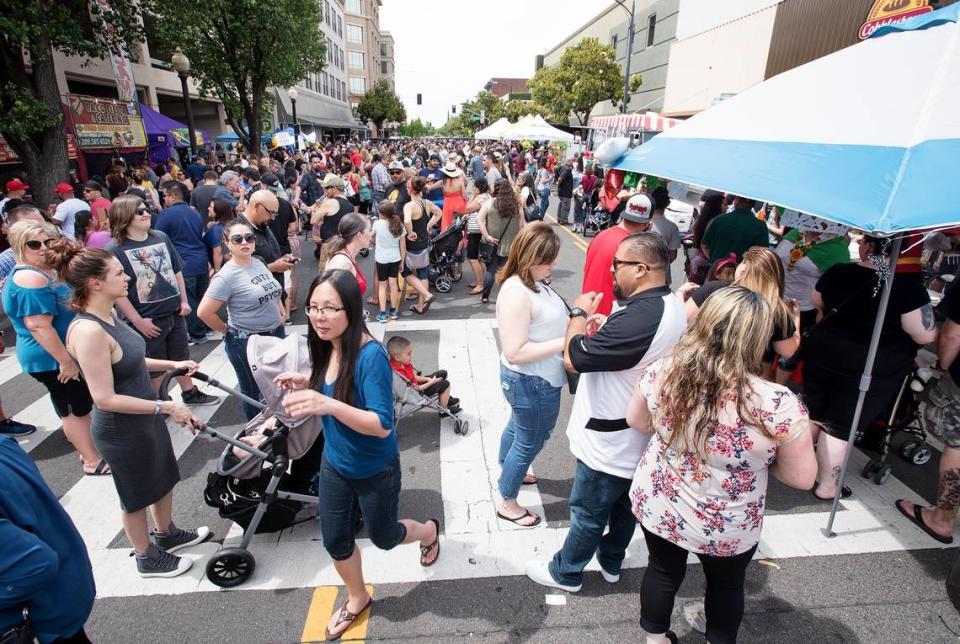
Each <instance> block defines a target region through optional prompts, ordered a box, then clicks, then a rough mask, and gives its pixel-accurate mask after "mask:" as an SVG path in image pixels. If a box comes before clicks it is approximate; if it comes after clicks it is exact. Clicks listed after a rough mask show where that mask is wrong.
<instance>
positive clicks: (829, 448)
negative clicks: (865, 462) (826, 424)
mask: <svg viewBox="0 0 960 644" xmlns="http://www.w3.org/2000/svg"><path fill="white" fill-rule="evenodd" d="M846 452H847V441H842V440H840V439H839V438H834V437H833V436H831V435H830V434H828V433H827V432H825V431H821V432H820V436H819V437H818V438H817V469H818V470H819V472H820V474H819V476H818V477H817V481H818V482H817V487H816V492H815V493H816V495H817V496H819V497H821V498H824V499H827V498H830V497H832V496H833V495H834V494H835V493H836V492H837V481H838V480H839V479H840V466H841V465H842V464H843V456H844V454H846Z"/></svg>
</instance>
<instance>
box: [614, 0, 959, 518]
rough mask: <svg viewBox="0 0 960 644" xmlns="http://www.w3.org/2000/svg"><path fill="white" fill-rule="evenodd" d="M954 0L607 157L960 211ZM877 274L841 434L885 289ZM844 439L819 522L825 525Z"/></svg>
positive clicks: (876, 220)
mask: <svg viewBox="0 0 960 644" xmlns="http://www.w3.org/2000/svg"><path fill="white" fill-rule="evenodd" d="M958 21H960V4H954V5H950V6H948V7H944V8H943V9H939V10H937V11H934V12H931V13H927V14H924V15H922V16H918V17H915V18H911V19H909V20H907V21H905V22H902V23H900V24H898V25H890V26H886V27H882V28H881V29H878V30H877V31H876V32H875V33H874V34H873V36H872V37H871V38H870V39H868V40H866V41H864V42H862V43H859V44H857V45H854V46H852V47H848V48H846V49H843V50H840V51H838V52H836V53H833V54H831V55H829V56H824V57H823V58H820V59H817V60H814V61H812V62H810V63H807V64H806V65H803V66H801V67H797V68H795V69H792V70H790V71H787V72H784V73H782V74H780V75H778V76H775V77H773V78H771V79H769V80H767V81H765V82H763V83H761V84H759V85H756V86H755V87H753V88H751V89H749V90H747V91H745V92H743V93H742V94H739V95H737V96H735V97H733V98H730V99H728V100H726V101H723V102H722V103H719V104H717V105H715V106H714V107H711V108H710V109H708V110H706V111H704V112H702V113H701V114H698V115H696V116H694V117H693V118H691V119H689V120H688V121H686V122H684V123H681V124H680V125H677V126H676V127H674V128H672V129H669V130H667V131H665V132H663V133H662V134H660V135H659V136H657V137H656V138H654V139H652V140H651V141H649V142H647V143H645V144H643V145H641V146H639V147H637V148H634V149H633V150H631V151H630V152H628V153H627V154H626V155H625V156H624V157H622V158H621V159H620V160H619V161H617V162H615V163H614V164H612V165H613V167H614V168H618V169H621V170H627V171H631V172H640V173H644V174H650V175H654V176H659V177H666V178H668V179H673V180H677V181H682V182H685V183H690V184H695V185H701V186H709V187H711V188H715V189H718V190H725V191H728V192H731V193H733V194H737V195H742V196H745V197H749V198H753V199H757V200H760V201H767V202H771V203H775V204H778V205H782V206H785V207H787V208H792V209H795V210H798V211H800V212H805V213H809V214H812V215H816V216H818V217H822V218H824V219H828V220H831V221H835V222H839V223H842V224H845V225H847V226H850V227H852V228H858V229H861V230H864V231H868V232H869V233H870V234H872V235H889V236H892V244H891V248H892V252H891V255H892V256H891V259H890V261H891V269H892V268H893V267H894V265H895V262H896V258H897V256H898V255H899V252H900V246H901V241H902V237H903V235H902V234H899V233H904V232H907V231H911V230H917V229H922V228H931V227H940V226H948V225H952V224H957V223H960V205H958V203H957V200H956V197H955V195H954V192H953V190H952V189H951V188H952V186H951V185H949V184H948V183H947V182H946V181H944V177H946V176H949V173H951V172H952V171H954V169H955V168H956V167H957V165H958V162H960V24H958ZM891 281H892V278H891V279H889V280H887V281H886V285H885V287H884V289H883V291H882V295H881V300H880V311H879V314H878V317H877V321H876V324H875V326H874V331H873V337H872V340H871V344H870V351H869V353H868V355H867V361H866V365H865V368H864V377H863V378H862V382H861V386H860V390H861V391H860V399H859V401H858V403H857V408H856V413H855V415H854V420H853V424H852V427H851V430H850V435H851V439H852V437H853V433H854V428H855V427H856V425H857V423H858V421H859V417H860V413H861V410H862V407H863V400H864V396H865V395H866V392H867V391H868V390H869V388H870V374H871V373H872V372H873V364H874V359H875V357H876V351H877V345H878V343H879V339H880V331H881V329H882V321H883V317H884V315H885V313H886V309H887V304H888V302H889V298H890V288H891ZM850 452H851V450H847V456H846V459H845V460H844V463H843V468H842V471H841V473H840V485H838V486H837V496H836V497H835V498H834V501H833V506H832V508H831V512H830V520H829V522H828V524H827V533H828V534H831V535H832V534H833V533H832V528H833V522H834V518H835V515H836V511H837V506H838V503H839V500H840V490H841V488H842V483H843V479H844V477H845V475H846V470H847V466H848V464H849V457H850Z"/></svg>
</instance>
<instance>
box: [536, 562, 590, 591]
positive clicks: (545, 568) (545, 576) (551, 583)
mask: <svg viewBox="0 0 960 644" xmlns="http://www.w3.org/2000/svg"><path fill="white" fill-rule="evenodd" d="M524 571H525V572H526V573H527V577H529V578H530V579H532V580H533V581H535V582H537V583H538V584H540V585H541V586H548V587H550V588H557V589H559V590H565V591H567V592H568V593H576V592H580V589H581V588H583V584H577V585H576V586H565V585H564V584H561V583H559V582H557V581H556V580H555V579H554V578H553V575H551V574H550V569H549V562H546V561H539V560H534V561H528V562H527V565H526V566H524Z"/></svg>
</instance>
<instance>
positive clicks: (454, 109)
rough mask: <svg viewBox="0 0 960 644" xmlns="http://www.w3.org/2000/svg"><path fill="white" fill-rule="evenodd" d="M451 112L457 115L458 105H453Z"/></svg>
mask: <svg viewBox="0 0 960 644" xmlns="http://www.w3.org/2000/svg"><path fill="white" fill-rule="evenodd" d="M450 111H451V112H452V113H453V114H456V113H457V106H456V105H451V106H450Z"/></svg>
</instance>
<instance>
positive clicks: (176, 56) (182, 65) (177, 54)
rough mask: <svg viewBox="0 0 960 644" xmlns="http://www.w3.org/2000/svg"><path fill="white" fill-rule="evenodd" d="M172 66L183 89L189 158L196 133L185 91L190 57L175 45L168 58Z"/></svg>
mask: <svg viewBox="0 0 960 644" xmlns="http://www.w3.org/2000/svg"><path fill="white" fill-rule="evenodd" d="M170 62H171V64H173V68H174V69H175V70H176V71H177V76H179V77H180V88H181V89H182V90H183V109H184V111H186V113H187V134H188V136H189V137H190V160H191V161H192V160H193V157H195V156H196V154H197V147H196V146H197V135H196V133H195V132H194V128H193V107H192V106H191V105H190V93H189V92H188V91H187V74H188V73H190V59H189V58H187V57H186V56H185V55H184V54H183V52H182V51H180V48H179V47H177V49H176V51H174V52H173V56H172V57H171V58H170Z"/></svg>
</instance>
